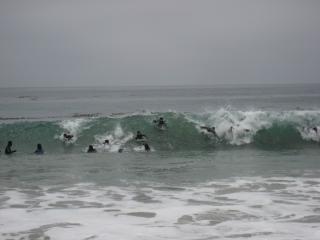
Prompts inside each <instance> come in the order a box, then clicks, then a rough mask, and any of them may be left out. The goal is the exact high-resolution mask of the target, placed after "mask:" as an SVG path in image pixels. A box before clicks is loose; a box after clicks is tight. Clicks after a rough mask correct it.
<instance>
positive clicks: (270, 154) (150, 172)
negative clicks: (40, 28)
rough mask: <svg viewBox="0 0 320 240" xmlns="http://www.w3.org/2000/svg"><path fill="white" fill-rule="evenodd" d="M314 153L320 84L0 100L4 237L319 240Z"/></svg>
mask: <svg viewBox="0 0 320 240" xmlns="http://www.w3.org/2000/svg"><path fill="white" fill-rule="evenodd" d="M160 117H163V118H164V119H165V121H166V123H167V126H168V127H167V129H166V130H165V131H163V130H159V129H158V128H157V127H155V125H154V123H153V120H155V119H159V118H160ZM202 126H207V127H215V131H216V134H217V136H214V135H213V134H212V133H210V132H207V131H206V130H204V129H202V128H201V127H202ZM231 129H232V130H231ZM138 130H140V131H141V132H142V133H143V134H145V135H146V136H147V139H146V141H147V142H148V144H149V145H150V147H151V151H150V152H145V151H144V149H143V147H142V145H141V142H137V141H135V135H136V132H137V131H138ZM65 132H68V133H70V134H72V135H73V136H74V137H73V139H72V140H71V141H65V140H64V138H63V134H64V133H65ZM106 139H108V140H109V143H110V144H104V141H105V140H106ZM9 140H11V141H13V149H16V150H17V152H16V153H15V154H12V155H10V156H7V155H5V154H4V153H3V152H4V148H5V146H6V144H7V141H9ZM38 143H41V144H42V146H43V148H44V151H45V154H44V155H34V154H33V152H34V150H35V148H36V145H37V144H38ZM319 144H320V86H319V85H317V84H314V85H268V86H257V85H248V86H216V87H212V86H206V87H201V86H198V87H158V88H155V87H143V88H142V87H139V88H137V87H132V88H121V87H119V88H113V89H109V88H43V89H42V88H34V89H28V88H27V89H0V150H1V153H0V239H5V240H9V239H15V240H20V239H34V240H44V239H45V240H48V239H68V240H69V239H77V240H78V239H82V240H89V239H90V240H91V239H92V240H93V239H155V240H158V239H159V240H160V239H199V240H200V239H239V240H241V239H254V240H260V239H271V240H283V239H284V240H286V239H287V240H289V239H290V240H292V239H308V240H318V239H320V207H319V206H320V204H319V203H320V178H319V176H320V175H319V174H320V158H319V151H320V145H319ZM89 145H93V146H94V148H95V149H97V153H94V154H88V153H86V151H87V148H88V146H89ZM119 149H123V152H121V153H119V152H118V151H119Z"/></svg>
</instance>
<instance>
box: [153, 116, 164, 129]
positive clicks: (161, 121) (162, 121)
mask: <svg viewBox="0 0 320 240" xmlns="http://www.w3.org/2000/svg"><path fill="white" fill-rule="evenodd" d="M153 122H154V123H156V124H157V126H158V127H159V128H163V127H167V124H166V122H165V120H164V119H163V117H160V118H159V119H158V120H153Z"/></svg>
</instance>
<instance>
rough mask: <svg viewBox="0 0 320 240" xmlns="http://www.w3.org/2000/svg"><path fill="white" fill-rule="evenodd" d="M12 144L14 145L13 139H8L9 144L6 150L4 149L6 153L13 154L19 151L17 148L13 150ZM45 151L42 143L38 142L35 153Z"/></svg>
mask: <svg viewBox="0 0 320 240" xmlns="http://www.w3.org/2000/svg"><path fill="white" fill-rule="evenodd" d="M12 146H13V143H12V141H8V143H7V146H6V148H5V150H4V153H5V154H6V155H11V154H12V153H15V152H17V150H13V149H12ZM43 153H44V151H43V148H42V145H41V144H40V143H38V144H37V148H36V150H35V151H34V154H43Z"/></svg>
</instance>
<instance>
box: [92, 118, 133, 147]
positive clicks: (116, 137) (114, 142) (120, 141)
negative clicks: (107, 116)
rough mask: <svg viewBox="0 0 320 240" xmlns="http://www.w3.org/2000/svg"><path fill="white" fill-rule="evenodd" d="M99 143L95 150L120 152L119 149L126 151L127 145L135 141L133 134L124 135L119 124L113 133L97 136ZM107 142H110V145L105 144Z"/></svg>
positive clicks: (96, 144)
mask: <svg viewBox="0 0 320 240" xmlns="http://www.w3.org/2000/svg"><path fill="white" fill-rule="evenodd" d="M95 139H96V141H97V143H95V144H94V146H95V148H96V149H98V150H99V151H108V152H118V151H119V149H124V148H125V144H126V143H127V142H128V141H130V140H131V139H133V133H131V132H129V133H124V131H123V129H122V128H121V125H120V124H117V125H116V127H115V128H114V130H113V131H112V132H107V133H105V134H102V135H96V136H95ZM105 140H109V144H104V142H105Z"/></svg>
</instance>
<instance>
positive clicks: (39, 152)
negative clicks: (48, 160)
mask: <svg viewBox="0 0 320 240" xmlns="http://www.w3.org/2000/svg"><path fill="white" fill-rule="evenodd" d="M34 153H35V154H38V155H41V154H43V153H44V151H43V148H42V145H41V144H40V143H38V144H37V149H36V150H35V151H34Z"/></svg>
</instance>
